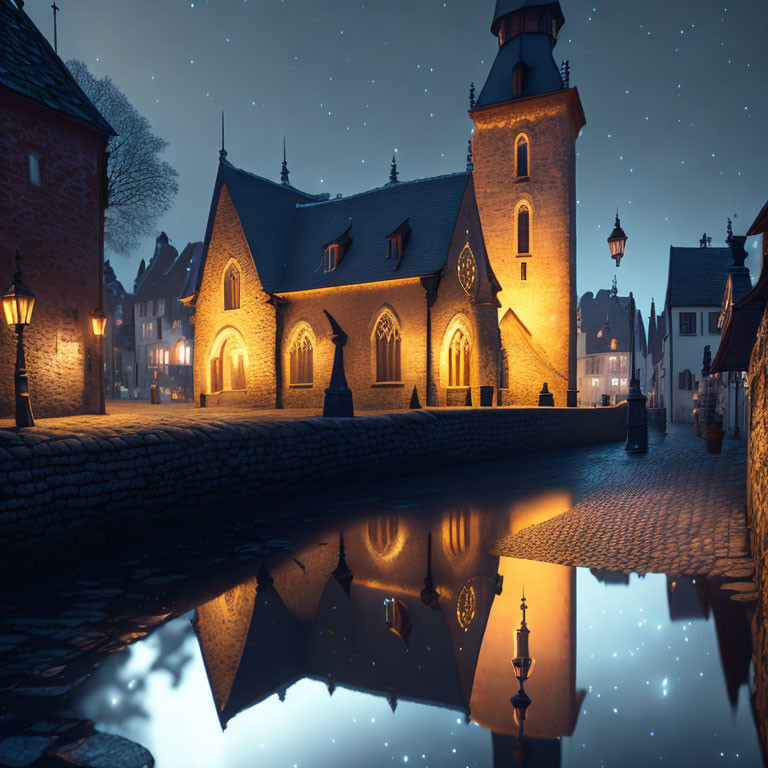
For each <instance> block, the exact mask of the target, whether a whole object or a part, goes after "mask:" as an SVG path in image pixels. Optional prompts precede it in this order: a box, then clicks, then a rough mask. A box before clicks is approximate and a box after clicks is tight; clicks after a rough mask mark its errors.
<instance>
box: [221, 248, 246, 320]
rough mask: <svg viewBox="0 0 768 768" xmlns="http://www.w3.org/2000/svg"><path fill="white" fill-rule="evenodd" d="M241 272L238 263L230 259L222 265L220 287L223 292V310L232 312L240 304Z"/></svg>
mask: <svg viewBox="0 0 768 768" xmlns="http://www.w3.org/2000/svg"><path fill="white" fill-rule="evenodd" d="M242 282H243V279H242V272H241V270H240V265H239V264H238V263H237V262H236V261H234V260H231V261H229V262H228V263H227V265H226V267H224V278H223V283H222V288H223V292H224V311H225V312H233V311H235V310H238V309H240V308H241V306H242V301H241V298H242V296H241V292H242Z"/></svg>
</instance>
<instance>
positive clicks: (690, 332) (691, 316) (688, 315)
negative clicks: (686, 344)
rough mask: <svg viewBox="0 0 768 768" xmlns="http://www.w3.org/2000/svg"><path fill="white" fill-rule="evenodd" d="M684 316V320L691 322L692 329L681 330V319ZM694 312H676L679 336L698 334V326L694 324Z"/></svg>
mask: <svg viewBox="0 0 768 768" xmlns="http://www.w3.org/2000/svg"><path fill="white" fill-rule="evenodd" d="M684 318H685V320H686V321H690V322H692V328H693V330H687V331H684V330H683V319H684ZM696 320H697V318H696V312H680V313H679V314H678V320H677V323H678V325H677V327H678V332H679V334H680V335H681V336H697V335H698V327H697V324H696Z"/></svg>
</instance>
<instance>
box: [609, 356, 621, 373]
mask: <svg viewBox="0 0 768 768" xmlns="http://www.w3.org/2000/svg"><path fill="white" fill-rule="evenodd" d="M618 370H619V361H618V358H615V357H609V358H608V373H617V372H618Z"/></svg>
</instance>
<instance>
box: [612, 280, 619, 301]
mask: <svg viewBox="0 0 768 768" xmlns="http://www.w3.org/2000/svg"><path fill="white" fill-rule="evenodd" d="M618 295H619V281H618V278H617V277H616V275H614V276H613V287H612V288H611V296H613V298H614V299H615V298H616V297H617V296H618Z"/></svg>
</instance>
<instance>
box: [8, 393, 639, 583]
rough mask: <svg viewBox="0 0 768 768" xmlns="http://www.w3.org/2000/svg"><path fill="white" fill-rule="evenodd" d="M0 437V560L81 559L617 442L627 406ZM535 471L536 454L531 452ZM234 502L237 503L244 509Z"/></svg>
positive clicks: (154, 425) (228, 420) (222, 421)
mask: <svg viewBox="0 0 768 768" xmlns="http://www.w3.org/2000/svg"><path fill="white" fill-rule="evenodd" d="M213 414H215V412H212V417H211V419H209V420H205V421H203V420H201V419H200V418H187V419H185V418H183V417H179V418H174V419H167V420H155V421H154V422H151V423H149V424H147V425H146V426H137V425H135V424H134V425H133V426H129V425H124V426H120V425H119V424H118V425H113V426H111V427H108V426H107V425H106V424H105V426H103V427H102V428H101V429H99V428H98V427H95V426H93V425H92V424H91V425H90V426H89V427H88V428H83V429H82V430H78V429H71V430H63V429H58V430H45V429H37V428H35V429H31V430H24V431H23V432H14V431H10V430H0V488H2V489H3V493H2V496H0V542H1V543H0V561H3V562H4V563H5V564H6V567H11V568H12V567H13V566H12V564H13V563H18V562H22V561H23V562H25V563H29V562H30V561H31V559H34V560H36V561H38V562H39V561H40V560H41V559H45V558H49V557H50V558H54V559H56V558H58V557H59V556H60V555H61V553H62V550H68V551H70V556H71V554H72V553H73V552H76V551H80V552H83V551H87V550H90V549H94V548H95V547H97V546H99V545H100V544H103V543H106V544H109V542H110V541H114V538H115V536H118V535H125V534H127V533H130V534H133V535H137V534H138V532H139V531H141V530H142V529H146V528H152V527H153V526H156V525H161V524H164V523H166V522H168V521H173V520H178V518H180V517H182V516H185V517H187V518H188V517H189V516H191V515H200V516H205V515H208V514H210V513H211V512H214V514H219V513H220V512H221V511H223V508H224V507H225V506H226V505H227V504H228V503H230V502H231V504H232V506H233V507H234V508H235V509H240V510H242V509H244V508H245V509H248V508H250V509H254V510H255V509H257V508H258V505H259V503H260V502H261V501H263V500H266V499H267V498H268V497H270V496H273V497H274V496H276V495H278V496H284V495H286V494H296V493H299V492H306V491H312V490H316V489H318V488H321V487H326V488H327V487H329V486H330V487H332V486H333V484H335V483H351V482H358V481H360V480H365V479H377V478H386V477H397V476H399V475H402V474H404V473H408V472H412V471H415V470H423V469H427V468H430V467H437V466H441V465H449V464H462V463H466V462H469V461H479V460H483V459H491V458H499V457H502V456H504V455H514V454H528V453H531V452H532V451H547V450H550V449H558V448H568V447H571V446H573V447H577V446H579V447H580V446H583V445H586V444H595V443H601V442H611V441H620V440H623V439H624V436H625V427H626V409H625V407H617V408H583V409H575V408H571V409H566V408H547V409H538V408H495V409H488V410H476V409H456V410H451V409H446V410H427V411H413V412H405V413H391V414H382V415H373V416H366V417H363V418H357V419H324V418H321V417H303V418H302V417H299V418H294V419H288V418H282V419H280V418H274V419H266V418H264V417H263V416H261V417H260V416H259V415H258V413H257V412H244V413H243V414H242V415H239V414H238V415H237V416H228V417H224V416H222V417H221V418H219V419H216V418H214V417H213ZM542 461H546V454H543V455H542ZM243 500H246V501H245V502H244V501H243Z"/></svg>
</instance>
